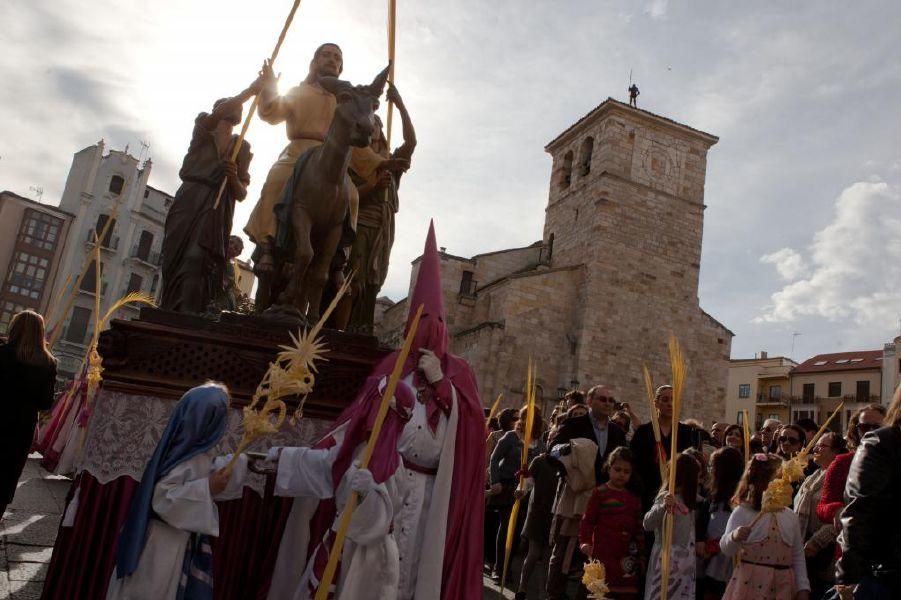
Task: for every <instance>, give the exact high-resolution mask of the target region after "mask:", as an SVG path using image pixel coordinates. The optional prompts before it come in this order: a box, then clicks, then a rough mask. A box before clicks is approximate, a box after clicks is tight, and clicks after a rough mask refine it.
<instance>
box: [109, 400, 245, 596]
mask: <svg viewBox="0 0 901 600" xmlns="http://www.w3.org/2000/svg"><path fill="white" fill-rule="evenodd" d="M227 417H228V393H227V392H226V391H225V390H224V389H223V388H222V387H221V386H219V385H215V384H204V385H201V386H198V387H195V388H192V389H190V390H188V391H187V392H186V393H185V395H184V396H182V397H181V400H179V401H178V404H176V405H175V410H174V411H173V412H172V416H171V417H169V424H168V425H166V429H165V430H164V431H163V437H162V438H161V439H160V443H159V444H157V446H156V451H155V452H154V453H153V456H152V457H150V462H148V463H147V468H145V469H144V475H143V476H142V477H141V484H140V485H139V486H138V490H137V492H136V493H135V496H134V498H132V501H131V506H130V507H129V508H128V514H127V515H126V517H125V523H123V525H122V530H121V531H120V532H119V544H118V546H117V547H116V576H117V577H118V578H119V579H121V578H123V577H125V576H127V575H131V574H132V573H134V571H135V569H137V567H138V561H139V560H140V558H141V552H142V551H143V550H144V543H145V541H146V540H147V523H148V521H149V520H150V517H151V515H152V513H153V508H152V507H151V502H152V500H153V488H154V487H156V484H157V482H158V481H159V480H160V479H161V478H163V477H165V476H166V474H167V473H169V471H171V470H172V469H173V467H175V466H176V465H178V464H179V463H183V462H185V461H186V460H188V459H190V458H192V457H194V456H197V455H198V454H201V453H202V452H206V451H207V450H209V449H210V448H212V447H213V446H215V445H216V444H217V443H218V442H219V440H220V439H222V436H223V435H225V429H226V427H227V425H228V419H227Z"/></svg>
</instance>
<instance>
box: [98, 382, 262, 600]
mask: <svg viewBox="0 0 901 600" xmlns="http://www.w3.org/2000/svg"><path fill="white" fill-rule="evenodd" d="M228 400H229V396H228V390H227V389H226V388H225V386H223V385H220V384H214V383H207V384H204V385H202V386H199V387H195V388H193V389H191V390H188V392H187V393H185V395H184V396H182V398H181V400H179V402H178V404H176V406H175V409H174V410H173V412H172V416H171V417H170V418H169V423H168V425H167V426H166V429H165V430H164V431H163V435H162V438H161V439H160V442H159V444H158V445H157V447H156V451H155V452H154V453H153V456H152V457H151V458H150V461H149V462H148V463H147V467H146V468H145V470H144V475H143V477H142V478H141V483H140V485H139V486H138V489H137V491H136V492H135V496H134V498H132V501H131V506H130V507H129V510H128V515H127V516H126V518H125V523H124V524H123V525H122V530H121V531H120V533H119V540H118V545H117V547H116V567H115V570H114V571H113V573H112V576H111V577H110V582H109V588H108V589H107V595H106V597H107V600H120V599H121V600H126V599H127V600H144V599H147V600H176V599H178V600H181V599H185V600H197V599H208V598H212V593H213V578H212V555H211V552H210V544H209V537H208V536H218V535H219V513H218V511H217V509H216V504H215V503H214V502H213V497H214V496H216V495H217V494H221V493H227V494H234V490H228V489H226V488H227V487H233V486H228V483H229V473H227V472H226V471H224V470H223V469H220V470H217V471H213V468H212V466H213V465H212V454H213V450H214V447H215V446H216V444H218V442H219V440H220V439H222V436H223V435H224V434H225V430H226V426H227V415H228ZM246 464H247V462H246V458H244V457H242V459H241V460H240V461H238V462H237V463H236V465H235V469H234V472H236V474H237V475H238V476H237V477H234V478H233V480H234V481H240V480H241V479H242V477H241V472H242V471H243V470H245V469H246Z"/></svg>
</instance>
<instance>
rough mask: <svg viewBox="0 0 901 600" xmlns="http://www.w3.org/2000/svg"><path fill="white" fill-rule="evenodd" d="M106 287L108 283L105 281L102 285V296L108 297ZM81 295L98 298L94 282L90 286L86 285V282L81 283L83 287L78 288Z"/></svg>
mask: <svg viewBox="0 0 901 600" xmlns="http://www.w3.org/2000/svg"><path fill="white" fill-rule="evenodd" d="M106 286H107V283H106V282H105V281H104V282H103V283H101V284H100V295H101V296H106ZM78 293H79V294H85V295H87V296H96V295H97V293H96V288H95V287H94V284H93V282H91V284H90V285H86V284H85V282H84V281H82V282H81V287H79V288H78Z"/></svg>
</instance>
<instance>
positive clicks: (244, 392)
mask: <svg viewBox="0 0 901 600" xmlns="http://www.w3.org/2000/svg"><path fill="white" fill-rule="evenodd" d="M290 329H291V328H289V327H286V326H284V325H278V324H273V323H271V322H269V321H266V320H264V319H261V318H259V317H255V316H249V315H239V314H235V313H223V315H222V316H220V318H219V319H218V320H209V319H204V318H201V317H196V316H193V315H185V314H180V313H171V312H168V311H162V310H157V309H142V310H141V316H140V318H139V319H137V320H133V321H123V320H114V321H112V322H111V324H110V329H108V330H107V331H104V332H103V333H102V334H101V338H100V345H99V351H100V354H101V356H102V357H103V367H104V372H103V386H104V388H105V389H108V390H113V391H119V392H124V393H127V394H137V395H142V394H143V395H152V396H158V397H161V398H172V399H177V398H179V397H180V396H181V395H182V394H184V392H185V391H187V390H188V389H190V388H191V387H193V386H195V385H198V384H200V383H203V382H204V381H207V380H215V381H221V382H222V383H224V384H226V385H227V386H228V387H229V390H230V391H231V396H232V405H233V406H244V405H246V404H247V403H248V402H249V401H250V399H251V397H252V396H253V393H254V391H255V390H256V386H257V384H258V383H259V381H260V380H261V379H262V377H263V374H264V373H265V372H266V369H267V368H268V366H269V363H270V361H272V360H273V359H274V358H275V356H276V354H277V353H278V352H279V348H278V346H279V345H280V344H290V343H291V340H290V337H289V335H288V332H289V330H290ZM322 335H323V338H324V340H325V343H326V345H327V346H328V352H327V354H326V358H327V359H328V360H327V361H322V362H320V363H319V365H318V368H319V372H318V373H317V374H316V385H315V387H314V390H313V393H312V394H310V396H309V398H308V399H307V401H306V404H305V407H304V414H305V415H306V416H309V417H312V418H321V419H333V418H334V417H336V416H337V415H338V414H339V413H340V412H341V411H342V410H343V409H344V408H345V407H346V406H347V405H348V404H350V403H351V402H352V401H353V399H354V397H355V395H356V393H357V391H358V390H359V389H360V386H362V384H363V382H364V381H365V379H366V377H367V376H368V375H369V373H370V372H371V371H372V368H373V366H374V365H375V363H376V362H378V360H380V359H381V358H382V357H383V356H385V354H387V353H388V352H390V349H389V348H384V347H380V346H379V344H378V340H377V339H376V338H375V337H372V336H364V335H358V334H348V333H344V332H340V331H333V330H324V331H323V334H322ZM285 400H286V402H287V404H288V405H289V407H290V408H292V409H293V408H294V407H295V406H296V404H297V402H298V400H299V399H298V398H286V399H285Z"/></svg>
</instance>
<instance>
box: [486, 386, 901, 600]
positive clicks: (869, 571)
mask: <svg viewBox="0 0 901 600" xmlns="http://www.w3.org/2000/svg"><path fill="white" fill-rule="evenodd" d="M654 407H655V411H656V417H657V422H658V424H659V431H660V440H659V443H658V440H657V438H656V437H655V432H654V426H653V424H652V423H651V422H647V423H641V422H640V421H639V419H638V417H637V416H636V415H635V413H634V412H633V411H632V410H631V409H630V407H629V405H628V404H627V403H620V402H618V401H617V400H616V399H615V397H614V395H613V394H612V392H611V390H610V389H608V388H607V387H604V386H595V387H593V388H591V389H590V390H589V391H588V392H587V393H585V394H583V393H582V392H580V391H571V392H569V393H567V394H566V395H565V396H564V398H563V401H562V402H561V403H560V404H559V405H557V407H556V408H555V409H554V411H553V413H552V414H551V415H550V418H549V419H548V420H547V421H544V420H542V419H541V413H540V411H536V412H537V414H536V418H535V424H534V427H533V430H532V432H531V435H530V436H528V439H529V444H530V446H529V452H528V457H529V460H528V468H527V469H523V468H522V465H521V462H522V455H523V454H522V448H523V444H524V441H525V438H526V437H527V436H524V431H523V429H524V427H523V423H524V422H525V415H526V413H525V409H522V410H519V411H517V410H515V409H506V410H503V411H501V412H500V414H499V415H498V416H497V418H496V419H492V421H491V423H489V429H490V430H491V431H490V433H489V434H488V460H487V481H488V486H487V489H486V507H487V509H486V510H487V513H486V519H485V569H486V572H487V573H489V574H490V576H491V577H492V578H493V579H494V580H495V581H496V582H500V580H501V578H502V576H503V571H504V569H503V565H504V560H505V547H504V546H505V544H504V542H505V540H506V538H507V528H508V527H509V526H510V515H511V510H512V507H513V504H514V502H515V500H516V499H521V501H522V502H523V503H524V504H523V509H524V510H522V511H521V512H520V518H519V519H518V521H517V522H516V523H514V524H513V525H512V526H513V527H515V528H517V531H518V532H519V533H520V540H521V543H520V544H514V546H513V554H514V556H515V555H516V553H521V554H522V556H523V557H524V559H523V561H522V566H521V568H519V569H518V570H517V569H513V568H512V567H511V568H509V569H508V574H507V577H508V580H507V581H506V582H505V587H506V588H507V589H513V590H515V592H516V596H515V597H516V599H517V600H524V599H526V598H532V597H540V598H549V599H550V600H562V599H564V598H567V597H568V596H567V595H566V594H567V588H568V587H569V588H570V589H571V588H572V584H571V583H570V580H572V579H576V580H580V579H581V571H582V565H583V564H584V563H585V561H587V560H589V559H595V560H598V561H600V562H601V563H603V564H604V566H605V570H606V583H607V585H608V587H609V589H610V595H609V596H610V597H611V598H641V597H643V598H646V599H656V598H659V597H660V596H661V587H662V581H661V577H662V573H661V554H662V551H663V548H662V538H663V535H662V528H663V522H664V517H665V515H666V513H667V512H670V513H672V514H673V519H672V520H673V526H672V536H671V540H672V542H671V549H670V560H669V569H668V570H669V575H668V585H667V588H668V597H669V598H673V599H686V600H688V599H695V598H697V599H701V600H714V599H719V598H727V599H740V600H750V599H754V600H757V599H760V600H764V599H767V600H769V599H786V600H794V599H799V600H800V599H814V600H818V599H822V598H827V599H831V598H874V599H876V598H878V599H883V598H885V599H888V598H901V570H899V569H901V524H899V519H898V517H897V516H895V515H897V514H898V513H897V510H894V508H895V507H894V506H893V504H894V503H897V502H898V501H901V473H899V465H901V462H899V460H898V459H899V458H901V386H899V388H898V390H896V392H895V394H894V397H893V398H892V401H891V403H890V405H889V407H888V409H887V410H886V407H884V406H882V405H880V404H870V405H867V406H865V407H863V408H861V409H859V410H857V411H855V412H854V413H853V414H851V415H850V418H849V419H848V425H847V429H846V431H845V432H844V433H843V434H842V433H841V432H839V431H835V430H829V429H826V430H825V432H824V433H822V434H821V435H820V436H819V437H818V438H816V439H815V440H814V436H816V434H817V432H818V431H819V429H820V428H819V426H818V425H817V423H815V422H813V421H812V420H810V419H802V420H799V421H798V422H797V423H781V422H780V421H779V420H777V419H766V420H765V421H764V422H763V423H762V424H761V426H760V427H759V428H754V429H750V428H749V431H752V432H753V433H752V435H751V436H750V439H749V440H747V444H746V443H745V442H746V441H745V439H744V438H745V427H744V426H743V425H741V424H736V423H725V422H716V423H712V424H711V426H710V428H709V429H706V428H705V427H704V426H703V424H702V423H700V422H698V421H695V420H693V419H687V420H682V421H679V422H676V423H674V422H673V418H672V416H673V410H672V389H671V388H670V387H669V386H661V387H660V388H658V389H657V390H656V394H655V400H654ZM674 435H675V436H676V448H677V450H678V453H679V454H678V455H677V456H676V457H674V459H675V460H674V461H673V462H675V467H676V475H675V483H676V484H675V489H674V493H672V494H670V493H668V491H667V487H666V486H665V485H663V484H662V482H663V480H664V478H665V476H666V473H667V469H668V468H669V463H670V457H669V450H670V447H671V443H672V436H674ZM811 442H812V443H813V445H812V450H811V451H810V452H809V454H808V455H806V458H805V459H804V461H803V462H804V466H805V469H804V477H803V478H801V479H800V480H799V481H797V482H796V483H794V484H793V492H794V494H793V498H792V502H791V504H790V505H789V506H788V507H785V508H784V509H782V510H781V511H776V512H772V513H768V512H764V513H763V515H761V511H762V510H763V506H762V504H763V496H764V492H765V491H766V489H767V486H768V485H769V484H770V482H771V481H773V479H775V478H776V477H778V476H779V475H780V472H781V467H782V465H783V464H784V461H786V460H788V459H790V458H792V457H795V456H796V455H798V453H799V452H801V451H802V449H804V448H805V447H807V446H808V445H809V444H810V443H811ZM660 452H663V455H664V458H663V460H662V461H661V460H660V459H659V458H658V457H659V456H660ZM746 453H747V455H746ZM520 478H522V485H520ZM509 564H510V565H513V564H519V563H518V561H514V560H512V559H511V560H509ZM539 566H541V568H544V569H546V572H547V576H546V579H545V581H546V583H545V586H544V587H545V589H544V590H543V592H542V593H541V594H540V595H539V596H534V595H529V590H530V589H533V590H534V589H535V588H536V585H535V584H533V585H532V586H531V588H530V582H531V581H532V580H533V578H534V577H535V575H536V573H537V571H538V568H539ZM587 597H588V590H587V589H586V588H585V586H584V585H581V584H579V585H578V593H577V598H578V599H582V598H587Z"/></svg>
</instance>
